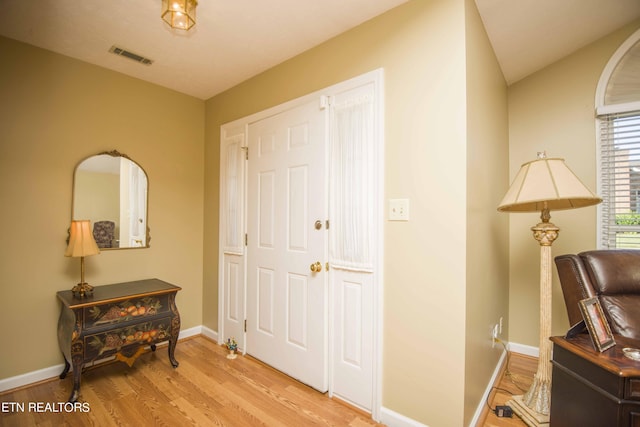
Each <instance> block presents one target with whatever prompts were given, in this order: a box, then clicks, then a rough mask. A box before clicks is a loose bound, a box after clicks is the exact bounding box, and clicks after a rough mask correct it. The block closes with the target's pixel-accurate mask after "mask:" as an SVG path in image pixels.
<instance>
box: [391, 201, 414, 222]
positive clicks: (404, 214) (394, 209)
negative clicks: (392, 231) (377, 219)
mask: <svg viewBox="0 0 640 427" xmlns="http://www.w3.org/2000/svg"><path fill="white" fill-rule="evenodd" d="M389 221H409V199H389Z"/></svg>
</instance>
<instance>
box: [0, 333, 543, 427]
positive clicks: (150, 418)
mask: <svg viewBox="0 0 640 427" xmlns="http://www.w3.org/2000/svg"><path fill="white" fill-rule="evenodd" d="M166 351H167V349H166V347H160V348H158V350H157V351H156V352H155V353H151V352H149V353H145V354H143V355H142V356H140V358H139V359H138V360H137V361H136V363H135V364H134V365H133V367H132V368H129V367H128V366H127V365H125V364H124V363H119V362H117V363H109V364H103V365H101V366H98V367H94V368H90V369H88V370H87V371H86V372H85V373H83V376H82V387H81V390H80V391H81V396H80V402H86V404H88V408H90V411H89V412H87V413H83V412H75V413H64V412H62V413H52V412H45V413H42V412H35V411H31V412H30V411H29V408H28V403H29V402H37V403H42V404H44V403H47V402H52V403H57V402H65V401H66V399H67V398H68V397H69V394H70V392H71V385H72V380H71V375H69V376H67V378H66V379H64V380H59V379H53V380H49V381H43V382H41V383H38V384H35V385H32V386H28V387H24V388H21V389H18V390H14V391H9V392H5V393H2V394H0V402H5V403H8V402H18V403H24V404H25V411H24V412H21V411H15V412H10V413H7V412H0V425H2V426H34V425H38V426H51V427H53V426H61V425H65V426H86V425H94V426H99V427H105V426H133V425H140V426H148V425H159V426H180V427H182V426H185V425H195V426H233V427H236V426H251V427H253V426H259V425H263V426H309V425H323V426H353V427H361V426H381V425H382V424H376V423H375V422H373V421H372V420H371V418H370V416H369V414H366V413H364V412H361V411H359V410H357V409H354V408H352V407H350V406H348V405H345V404H344V403H342V402H340V401H339V400H337V399H330V398H328V397H327V396H326V395H324V394H321V393H318V392H317V391H315V390H313V389H311V388H309V387H307V386H305V385H303V384H301V383H299V382H297V381H295V380H293V379H292V378H290V377H288V376H286V375H284V374H282V373H280V372H278V371H276V370H274V369H272V368H270V367H268V366H266V365H264V364H262V363H260V362H259V361H257V360H255V359H253V358H251V357H244V356H238V358H236V359H234V360H229V359H227V358H226V354H227V352H226V350H225V349H224V347H222V346H219V345H217V344H216V343H214V342H213V341H210V340H209V339H207V338H204V337H202V336H198V337H194V338H191V339H187V340H183V341H180V342H179V343H178V346H177V348H176V358H177V359H178V361H179V362H180V366H179V367H178V368H177V369H173V368H172V367H171V365H170V364H169V361H168V358H167V354H166ZM536 366H537V359H536V358H532V357H528V356H523V355H519V354H514V353H512V354H510V357H509V359H508V365H507V366H506V369H505V371H504V372H503V375H502V377H501V380H500V382H499V384H498V385H497V388H496V389H494V391H493V392H492V393H491V395H490V396H489V398H490V401H489V405H490V406H491V408H495V406H496V405H503V404H505V402H506V401H507V400H509V399H510V398H511V396H512V395H517V394H522V393H523V391H522V389H524V390H526V389H527V388H528V386H529V385H530V384H531V381H532V378H533V374H534V372H535V369H536ZM481 419H482V420H483V421H481V422H480V423H479V425H480V426H483V427H524V426H526V425H525V424H524V422H522V420H520V419H519V418H518V417H517V416H515V415H514V417H513V418H498V417H497V416H496V415H495V414H494V413H493V412H492V411H490V410H489V406H488V405H487V406H486V408H485V413H484V415H483V416H482V417H481Z"/></svg>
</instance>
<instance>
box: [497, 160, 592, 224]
mask: <svg viewBox="0 0 640 427" xmlns="http://www.w3.org/2000/svg"><path fill="white" fill-rule="evenodd" d="M601 201H602V199H601V198H599V197H598V196H596V195H595V194H593V193H592V192H591V191H590V190H589V189H588V188H587V187H586V186H585V185H584V184H583V183H582V182H581V181H580V179H579V178H578V177H577V176H576V175H575V174H574V173H573V172H572V171H571V169H569V167H568V166H567V165H566V164H565V163H564V159H553V158H546V157H543V158H539V159H537V160H533V161H531V162H528V163H525V164H523V165H522V166H521V167H520V170H519V171H518V174H517V175H516V177H515V179H514V180H513V183H512V184H511V187H509V190H508V191H507V194H506V195H505V196H504V198H503V199H502V201H501V202H500V205H499V206H498V211H500V212H541V211H542V210H543V209H549V210H563V209H574V208H581V207H584V206H591V205H596V204H598V203H600V202H601Z"/></svg>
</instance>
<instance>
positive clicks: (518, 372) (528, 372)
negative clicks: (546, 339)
mask: <svg viewBox="0 0 640 427" xmlns="http://www.w3.org/2000/svg"><path fill="white" fill-rule="evenodd" d="M537 367H538V359H537V358H535V357H530V356H525V355H522V354H518V353H509V356H508V359H507V363H506V364H505V369H504V370H503V373H502V376H501V379H500V382H499V383H498V385H497V386H496V388H494V389H493V391H492V392H491V394H490V395H489V405H490V406H491V408H495V407H496V405H505V404H506V402H507V401H508V400H509V399H511V397H512V396H514V395H521V394H524V393H525V392H526V391H527V390H528V389H529V386H530V385H531V382H532V381H533V376H534V374H535V372H536V369H537ZM485 414H486V416H485V418H484V422H481V423H479V425H480V426H482V427H526V426H527V425H526V424H525V423H524V421H522V420H521V419H520V418H519V417H518V416H517V415H515V414H514V415H513V417H512V418H499V417H498V416H497V415H495V413H493V411H491V410H489V406H485Z"/></svg>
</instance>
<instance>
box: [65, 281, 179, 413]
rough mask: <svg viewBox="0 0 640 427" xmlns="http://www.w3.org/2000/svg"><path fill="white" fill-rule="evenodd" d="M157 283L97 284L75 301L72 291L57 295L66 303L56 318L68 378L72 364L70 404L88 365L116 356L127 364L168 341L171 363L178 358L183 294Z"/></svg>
mask: <svg viewBox="0 0 640 427" xmlns="http://www.w3.org/2000/svg"><path fill="white" fill-rule="evenodd" d="M180 289H181V288H179V287H178V286H174V285H171V284H169V283H167V282H163V281H162V280H158V279H148V280H138V281H135V282H125V283H117V284H114V285H105V286H96V287H95V288H94V289H93V295H92V296H89V297H85V298H77V297H74V296H73V293H72V292H71V291H70V290H69V291H60V292H58V293H57V295H58V299H59V300H60V301H61V302H62V310H61V312H60V318H59V319H58V343H59V345H60V350H62V354H63V355H64V363H65V367H64V370H63V371H62V373H61V374H60V378H61V379H62V378H65V377H66V375H67V373H68V372H69V368H70V367H71V366H73V390H72V391H71V396H70V397H69V402H75V401H76V400H77V399H78V396H79V393H80V376H81V374H82V368H83V366H84V365H85V364H87V363H91V362H95V361H98V360H102V359H105V358H107V357H110V356H116V358H117V359H118V360H121V361H123V362H125V363H127V364H128V365H129V366H131V365H132V364H133V362H135V360H136V358H137V357H138V356H139V355H140V354H141V353H142V352H143V351H144V347H146V346H150V347H151V350H153V351H155V349H156V344H158V343H160V342H164V341H169V361H170V362H171V365H172V366H173V367H174V368H175V367H177V366H178V361H176V359H175V357H174V352H175V348H176V343H177V342H178V334H179V333H180V314H179V313H178V308H177V307H176V303H175V297H176V293H177V292H178V291H179V290H180Z"/></svg>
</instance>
